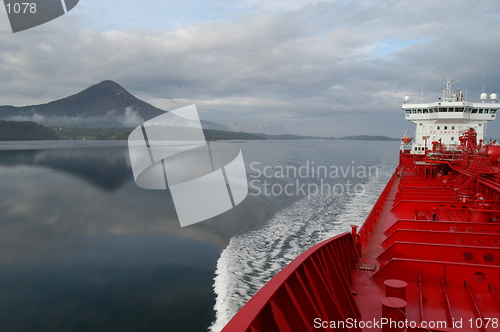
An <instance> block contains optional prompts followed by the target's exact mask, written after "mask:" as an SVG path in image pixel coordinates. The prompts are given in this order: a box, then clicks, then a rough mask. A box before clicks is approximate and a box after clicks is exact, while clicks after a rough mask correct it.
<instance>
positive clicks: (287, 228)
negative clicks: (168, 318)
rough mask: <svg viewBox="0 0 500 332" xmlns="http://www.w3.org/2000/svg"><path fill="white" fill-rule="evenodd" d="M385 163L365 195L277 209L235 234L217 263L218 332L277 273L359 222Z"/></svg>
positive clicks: (386, 173)
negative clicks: (317, 245)
mask: <svg viewBox="0 0 500 332" xmlns="http://www.w3.org/2000/svg"><path fill="white" fill-rule="evenodd" d="M389 163H390V162H388V161H386V162H382V164H381V165H379V166H380V167H379V174H378V177H372V178H370V180H369V181H368V182H367V183H365V194H364V195H361V196H351V197H350V196H347V195H343V196H333V195H326V194H325V195H317V196H314V197H312V198H311V200H308V199H307V197H306V198H304V199H301V200H299V201H297V202H295V203H294V204H292V205H290V206H288V207H286V208H284V209H282V210H280V211H277V212H276V213H275V215H274V216H273V217H272V218H270V219H269V220H268V221H267V222H265V223H264V224H263V225H261V226H260V227H258V228H256V229H254V230H250V231H247V232H245V233H241V234H238V235H236V236H234V237H233V238H232V239H231V240H230V242H229V245H228V246H227V247H226V249H224V251H223V252H222V253H221V257H220V258H219V260H218V261H217V270H216V272H215V273H216V277H215V279H214V291H215V293H216V296H217V298H216V303H215V307H214V309H215V312H216V320H215V322H214V323H213V325H212V326H211V327H210V328H209V329H210V331H212V332H219V331H220V330H222V328H223V327H224V326H225V325H226V324H227V322H228V321H229V320H230V319H231V318H232V317H233V316H234V315H235V314H236V312H238V310H239V309H240V308H241V307H242V306H243V305H244V304H245V303H246V302H247V301H248V300H249V299H250V298H251V297H252V296H253V295H254V294H255V293H256V292H257V291H258V290H259V289H260V288H261V287H262V286H263V285H264V284H265V283H266V282H267V281H268V280H269V279H271V278H272V277H273V276H275V275H276V274H277V273H278V272H279V271H280V270H281V269H283V267H285V266H286V265H287V264H289V263H290V262H291V261H292V260H293V259H294V258H296V257H297V256H298V255H300V254H301V253H303V252H304V251H305V250H307V249H308V248H310V247H312V246H313V245H315V244H317V243H319V242H321V241H323V240H326V239H328V238H330V237H332V236H334V235H337V234H340V233H343V232H346V231H350V225H361V224H362V223H363V222H364V220H365V219H366V217H367V215H368V213H369V212H370V210H371V208H372V206H373V204H374V203H375V202H376V200H377V198H378V197H379V195H380V193H381V192H382V190H383V189H384V187H385V185H386V183H387V181H388V180H389V178H390V176H391V174H392V170H393V165H392V164H389Z"/></svg>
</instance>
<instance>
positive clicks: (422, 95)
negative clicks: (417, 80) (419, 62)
mask: <svg viewBox="0 0 500 332" xmlns="http://www.w3.org/2000/svg"><path fill="white" fill-rule="evenodd" d="M421 98H422V104H423V103H424V71H423V70H422V94H421Z"/></svg>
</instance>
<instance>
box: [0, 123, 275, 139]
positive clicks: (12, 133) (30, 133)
mask: <svg viewBox="0 0 500 332" xmlns="http://www.w3.org/2000/svg"><path fill="white" fill-rule="evenodd" d="M132 130H133V128H91V127H85V128H78V127H46V126H42V125H40V124H38V123H34V122H30V121H2V120H0V141H31V140H33V141H35V140H127V139H128V135H129V134H130V132H131V131H132ZM203 132H204V134H205V138H206V139H207V140H209V141H215V140H264V139H266V138H264V137H262V136H258V135H255V134H249V133H235V132H229V131H222V130H213V129H204V130H203Z"/></svg>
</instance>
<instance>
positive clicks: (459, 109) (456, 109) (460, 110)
mask: <svg viewBox="0 0 500 332" xmlns="http://www.w3.org/2000/svg"><path fill="white" fill-rule="evenodd" d="M463 111H464V109H463V108H461V107H458V108H455V112H463Z"/></svg>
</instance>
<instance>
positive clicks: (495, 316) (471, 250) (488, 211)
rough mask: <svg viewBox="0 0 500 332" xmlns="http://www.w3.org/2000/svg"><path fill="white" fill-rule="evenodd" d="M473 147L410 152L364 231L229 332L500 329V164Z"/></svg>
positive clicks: (301, 265)
mask: <svg viewBox="0 0 500 332" xmlns="http://www.w3.org/2000/svg"><path fill="white" fill-rule="evenodd" d="M473 143H474V144H472V143H471V144H468V143H467V141H466V140H463V146H462V149H461V150H455V151H454V152H447V151H444V150H443V151H433V152H434V153H426V154H425V155H414V154H410V153H409V151H403V152H401V154H400V164H399V166H398V167H397V169H396V171H395V172H394V174H393V176H392V177H391V179H390V181H389V182H388V184H387V186H386V187H385V189H384V191H383V192H382V194H381V195H380V197H379V199H378V201H377V202H376V204H375V206H374V207H373V209H372V210H371V212H370V214H369V216H368V218H367V219H366V221H365V223H364V224H363V226H362V227H361V229H360V230H359V232H357V231H356V228H353V232H352V233H344V234H340V235H338V236H335V237H333V238H331V239H329V240H327V241H324V242H322V243H320V244H318V245H316V246H314V247H312V248H311V249H309V250H307V251H306V252H304V253H303V254H301V255H300V256H299V257H297V258H296V259H295V260H294V261H293V262H292V263H291V264H289V265H288V266H287V267H286V268H284V269H283V270H282V271H280V272H279V273H278V274H277V275H276V276H275V277H274V278H273V279H271V280H270V281H269V282H268V283H267V284H266V285H265V286H264V287H262V289H261V290H260V291H259V292H258V293H257V294H256V295H255V296H254V297H253V298H252V299H250V301H249V302H248V303H247V304H246V305H245V306H244V307H243V308H242V309H241V310H240V311H239V312H238V313H237V314H236V315H235V316H234V317H233V319H232V320H231V321H230V322H229V323H228V324H227V325H226V327H225V328H224V329H223V331H224V332H232V331H248V332H260V331H266V332H267V331H368V330H370V331H384V332H385V331H388V332H389V331H391V332H392V331H405V330H406V331H416V330H422V331H424V330H425V331H458V330H460V331H487V332H489V331H499V330H500V211H499V205H498V204H499V198H500V168H499V162H498V156H494V154H492V153H490V154H489V155H488V154H486V153H485V152H484V151H486V150H485V148H484V147H480V146H476V145H475V142H473ZM499 149H500V148H499Z"/></svg>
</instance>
